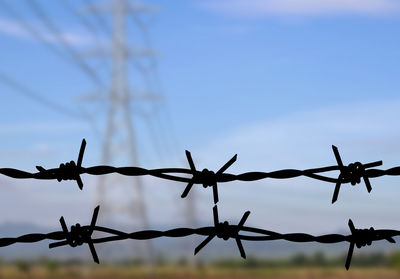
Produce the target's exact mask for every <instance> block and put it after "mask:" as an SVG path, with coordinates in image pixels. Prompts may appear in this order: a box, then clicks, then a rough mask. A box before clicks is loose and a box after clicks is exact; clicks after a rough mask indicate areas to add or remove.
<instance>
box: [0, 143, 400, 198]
mask: <svg viewBox="0 0 400 279" xmlns="http://www.w3.org/2000/svg"><path fill="white" fill-rule="evenodd" d="M85 147H86V141H85V139H83V140H82V144H81V148H80V151H79V155H78V160H77V163H75V161H70V162H68V163H65V164H60V166H59V167H58V168H52V169H45V168H44V167H42V166H38V167H37V169H38V171H39V172H36V173H31V172H26V171H22V170H18V169H12V168H1V169H0V174H3V175H6V176H9V177H12V178H16V179H26V178H33V179H50V180H51V179H57V180H58V181H61V180H75V181H76V182H77V184H78V187H79V188H80V189H81V190H82V189H83V182H82V179H81V177H80V175H82V174H90V175H104V174H111V173H117V174H121V175H125V176H143V175H151V176H154V177H158V178H161V179H167V180H171V181H176V182H184V183H188V185H187V186H186V188H185V190H184V192H183V193H182V197H186V196H187V194H188V193H189V191H190V189H191V188H192V187H193V185H194V184H202V185H203V187H208V186H212V187H213V194H214V203H217V202H218V189H217V184H218V183H222V182H231V181H257V180H262V179H266V178H272V179H289V178H295V177H299V176H306V177H309V178H312V179H316V180H320V181H325V182H330V183H335V184H336V187H335V191H334V195H333V198H332V202H335V201H336V200H337V197H338V194H339V189H340V186H341V185H342V184H345V183H351V184H352V185H355V184H357V183H360V182H361V178H363V180H364V182H365V184H366V187H367V190H368V192H370V191H371V189H372V187H371V184H370V181H369V178H375V177H380V176H384V175H391V176H398V175H400V166H398V167H393V168H390V169H387V170H380V169H371V168H372V167H376V166H380V165H382V161H376V162H372V163H367V164H362V163H360V162H355V163H351V164H349V165H348V166H345V165H343V162H342V160H341V158H340V155H339V151H338V149H337V147H335V146H332V149H333V152H334V155H335V158H336V160H337V163H338V164H337V165H336V166H327V167H320V168H312V169H306V170H297V169H283V170H277V171H271V172H255V171H253V172H246V173H241V174H231V173H225V171H226V170H227V169H228V168H229V167H230V166H231V165H232V164H233V163H234V162H235V161H236V159H237V155H235V156H233V157H232V158H231V159H230V160H229V161H228V162H227V163H225V165H224V166H223V167H221V169H220V170H218V171H217V172H216V173H214V172H213V171H209V170H208V169H203V170H202V171H199V170H197V169H196V168H195V165H194V162H193V159H192V157H191V154H190V152H189V151H186V157H187V160H188V162H189V167H190V168H189V169H186V168H159V169H145V168H141V167H114V166H106V165H99V166H93V167H83V166H82V161H83V155H84V151H85ZM337 170H338V171H340V174H339V176H338V177H337V178H334V177H329V176H324V175H321V174H320V173H325V172H330V171H337ZM177 174H184V175H187V177H185V176H179V175H177ZM190 175H191V176H192V177H188V176H190Z"/></svg>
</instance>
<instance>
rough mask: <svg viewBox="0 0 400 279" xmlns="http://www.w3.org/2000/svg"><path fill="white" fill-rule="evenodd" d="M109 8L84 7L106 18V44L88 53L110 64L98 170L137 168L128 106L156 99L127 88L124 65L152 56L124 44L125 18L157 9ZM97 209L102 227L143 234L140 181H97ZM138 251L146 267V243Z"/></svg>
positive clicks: (117, 1)
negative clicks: (122, 224) (120, 226)
mask: <svg viewBox="0 0 400 279" xmlns="http://www.w3.org/2000/svg"><path fill="white" fill-rule="evenodd" d="M107 3H108V4H109V5H107V7H105V6H94V5H93V6H88V7H86V9H85V10H86V11H87V12H91V13H108V14H111V18H112V19H111V25H112V26H111V30H110V31H111V32H110V33H111V44H110V46H108V47H105V48H100V49H97V50H94V51H93V53H95V54H97V55H98V54H101V55H106V56H108V57H109V58H110V62H111V63H110V66H111V79H110V85H109V89H108V93H107V94H106V96H103V98H102V99H103V101H105V102H106V105H107V109H108V111H107V120H106V128H105V129H106V130H105V135H104V139H103V143H102V144H103V147H102V163H103V164H115V163H117V164H127V165H131V166H138V165H139V162H138V150H137V144H136V142H137V138H136V134H135V128H134V122H133V119H132V115H133V114H132V109H131V103H132V102H134V101H135V100H138V99H140V100H146V101H150V102H154V101H156V100H157V99H158V98H159V96H158V95H155V94H153V93H151V92H145V93H140V94H138V93H137V92H133V90H131V89H130V86H129V78H128V65H129V62H130V61H131V59H132V58H133V57H143V56H152V55H154V51H152V50H151V49H148V48H140V49H138V48H132V47H131V46H130V45H129V43H128V41H127V16H128V15H129V14H132V13H136V14H138V13H144V12H153V11H155V10H157V7H154V6H149V5H144V4H142V3H139V2H137V1H130V0H110V1H109V2H107ZM97 199H98V203H99V204H101V207H102V215H103V216H104V217H103V220H102V222H104V223H118V221H119V220H120V219H121V220H122V219H123V218H125V219H124V220H129V225H130V226H136V227H141V228H142V229H144V230H146V229H148V227H149V225H148V223H149V221H148V214H147V210H146V202H145V192H144V188H143V181H142V180H141V178H140V177H131V178H128V179H126V178H123V177H116V176H112V177H106V176H104V177H102V178H101V179H99V181H98V198H97ZM138 245H141V247H140V248H141V249H133V247H131V249H133V250H134V251H136V252H137V253H136V254H135V255H134V256H137V257H140V258H144V259H145V260H147V261H149V262H151V260H152V257H153V253H152V248H151V243H150V241H145V242H144V243H140V244H138Z"/></svg>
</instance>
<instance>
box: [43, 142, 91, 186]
mask: <svg viewBox="0 0 400 279" xmlns="http://www.w3.org/2000/svg"><path fill="white" fill-rule="evenodd" d="M85 147H86V140H85V139H83V140H82V144H81V148H80V150H79V155H78V161H77V163H76V164H75V161H70V162H69V163H65V164H60V166H59V168H58V169H48V170H46V169H45V168H43V167H42V166H36V169H37V170H38V171H39V177H40V175H42V176H43V177H50V178H55V179H57V181H58V182H60V181H61V180H75V181H76V183H77V184H78V187H79V189H81V190H82V189H83V182H82V179H81V176H80V174H81V172H82V160H83V153H84V152H85Z"/></svg>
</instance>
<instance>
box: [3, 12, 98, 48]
mask: <svg viewBox="0 0 400 279" xmlns="http://www.w3.org/2000/svg"><path fill="white" fill-rule="evenodd" d="M26 24H27V25H30V26H31V27H32V29H35V30H37V32H38V34H40V36H41V38H42V39H43V40H44V41H46V42H48V43H50V44H60V38H62V39H61V40H63V41H65V42H67V43H68V44H70V45H72V46H75V47H82V46H90V45H94V43H95V38H94V37H93V36H92V35H90V34H84V33H82V32H79V31H70V30H68V31H66V30H64V31H62V32H61V33H60V34H59V35H54V34H52V33H51V32H49V31H47V30H44V29H43V28H40V27H39V26H38V24H36V23H35V22H27V23H26ZM0 33H3V34H7V35H9V36H13V37H17V38H19V39H24V40H32V41H34V40H37V38H35V37H34V35H33V34H31V33H30V31H29V30H27V29H25V28H24V26H23V25H22V24H21V23H19V22H18V21H15V20H8V19H0Z"/></svg>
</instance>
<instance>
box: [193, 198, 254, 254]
mask: <svg viewBox="0 0 400 279" xmlns="http://www.w3.org/2000/svg"><path fill="white" fill-rule="evenodd" d="M213 214H214V231H213V232H212V233H211V234H210V235H209V236H208V237H207V238H206V239H205V240H203V242H201V243H200V244H199V245H198V246H197V247H196V249H194V254H195V255H196V254H197V253H198V252H200V250H201V249H203V248H204V246H206V245H207V244H208V243H209V242H210V241H211V240H212V239H213V238H214V237H215V236H217V237H219V238H222V239H223V240H228V239H229V238H234V239H235V240H236V244H237V246H238V249H239V252H240V256H241V257H242V258H243V259H245V258H246V253H245V251H244V248H243V245H242V242H241V241H240V238H239V232H240V230H241V229H242V228H243V225H244V223H245V222H246V220H247V217H249V215H250V211H246V212H245V213H244V214H243V217H242V219H241V220H240V222H239V224H238V225H237V226H232V225H229V223H228V221H225V222H223V223H220V222H219V218H218V207H217V205H214V208H213Z"/></svg>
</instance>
